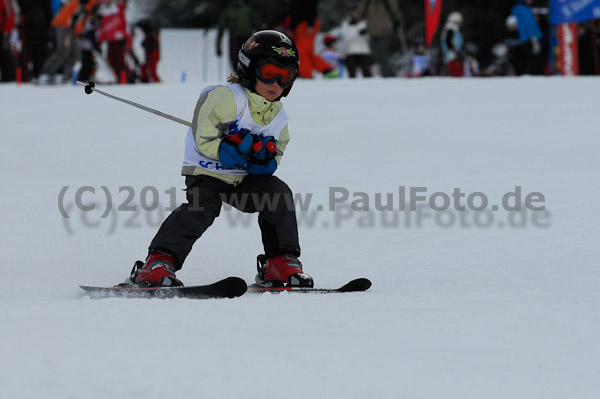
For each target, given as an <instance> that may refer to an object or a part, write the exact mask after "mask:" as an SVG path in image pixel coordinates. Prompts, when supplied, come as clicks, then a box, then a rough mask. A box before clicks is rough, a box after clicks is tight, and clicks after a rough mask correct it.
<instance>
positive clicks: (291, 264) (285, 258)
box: [256, 255, 314, 287]
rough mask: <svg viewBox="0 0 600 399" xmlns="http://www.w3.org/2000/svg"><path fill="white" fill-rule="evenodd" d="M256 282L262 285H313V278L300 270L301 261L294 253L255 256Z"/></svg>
mask: <svg viewBox="0 0 600 399" xmlns="http://www.w3.org/2000/svg"><path fill="white" fill-rule="evenodd" d="M256 266H257V269H258V274H257V275H256V283H257V284H259V285H261V286H263V287H284V286H285V287H313V286H314V283H313V279H312V277H311V276H309V275H308V274H305V273H304V272H303V271H302V263H300V260H298V258H297V257H296V256H294V255H279V256H275V257H273V258H269V259H266V257H265V255H258V257H257V258H256Z"/></svg>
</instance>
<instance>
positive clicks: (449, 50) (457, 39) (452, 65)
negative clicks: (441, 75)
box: [440, 11, 464, 77]
mask: <svg viewBox="0 0 600 399" xmlns="http://www.w3.org/2000/svg"><path fill="white" fill-rule="evenodd" d="M462 23H463V16H462V14H461V13H460V12H458V11H454V12H451V13H450V14H449V15H448V19H447V20H446V25H445V26H444V29H442V34H441V35H440V41H441V47H442V57H443V61H444V65H445V66H446V69H447V72H448V75H450V76H453V77H462V76H464V66H463V56H464V54H463V51H464V50H463V46H464V44H463V37H462V34H461V33H460V27H461V25H462Z"/></svg>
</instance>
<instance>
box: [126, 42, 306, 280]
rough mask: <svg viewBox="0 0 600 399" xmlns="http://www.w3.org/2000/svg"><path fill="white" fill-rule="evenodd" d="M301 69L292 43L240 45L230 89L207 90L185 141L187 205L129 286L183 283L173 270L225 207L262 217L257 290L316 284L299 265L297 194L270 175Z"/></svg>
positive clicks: (284, 142)
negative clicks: (288, 99) (289, 98)
mask: <svg viewBox="0 0 600 399" xmlns="http://www.w3.org/2000/svg"><path fill="white" fill-rule="evenodd" d="M298 64H299V57H298V50H297V48H296V45H295V44H294V42H293V41H292V40H291V39H290V38H289V37H287V36H286V35H284V34H283V33H281V32H278V31H273V30H267V31H260V32H257V33H255V34H253V35H252V36H251V37H250V38H249V39H248V40H247V41H246V43H244V45H243V46H242V48H241V50H240V51H239V54H238V64H237V70H236V71H235V72H234V73H232V75H230V76H229V78H228V79H227V81H228V84H227V85H225V86H210V87H207V88H205V89H204V90H202V92H201V93H200V99H199V100H198V102H197V104H196V108H195V110H194V117H193V122H192V127H191V128H190V129H189V131H188V135H187V138H186V142H185V157H184V161H183V169H182V175H184V176H186V178H185V183H186V186H187V191H186V198H187V203H185V204H182V205H181V206H180V207H179V208H177V209H176V210H174V211H173V212H172V213H171V214H170V215H169V216H168V217H167V219H166V220H165V221H164V222H163V224H162V226H161V227H160V229H159V231H158V233H157V234H156V236H155V237H154V239H153V240H152V243H151V244H150V247H149V254H148V257H147V258H146V262H145V263H144V262H141V261H138V262H136V264H135V265H134V268H133V270H132V272H131V276H130V281H129V282H130V283H131V284H135V285H138V286H179V285H182V283H181V281H179V280H178V279H177V278H176V276H175V272H176V271H177V270H179V269H181V267H182V266H183V263H184V261H185V259H186V257H187V256H188V254H189V253H190V251H191V250H192V246H193V244H194V243H195V242H196V240H197V239H198V238H200V236H201V235H202V234H203V233H204V231H206V229H207V228H208V227H209V226H210V225H211V224H212V223H213V221H214V219H215V218H216V217H217V216H219V213H220V210H221V204H222V202H226V203H228V204H230V205H231V206H234V207H235V208H237V209H239V210H240V211H242V212H250V213H254V212H258V214H259V215H258V223H259V227H260V230H261V234H262V241H263V246H264V251H265V253H264V255H259V256H258V262H257V263H258V275H257V276H256V281H257V283H258V284H261V285H263V286H283V285H287V286H300V287H312V286H313V280H312V277H310V276H309V275H307V274H305V273H304V272H303V270H302V264H301V263H300V261H299V260H298V257H299V256H300V245H299V243H298V228H297V223H296V213H295V209H294V207H293V200H292V193H291V191H290V189H289V187H288V186H287V185H286V184H285V183H284V182H283V181H281V180H280V179H279V178H277V177H275V176H273V173H274V172H275V170H276V169H277V166H278V163H279V162H280V160H281V157H282V155H283V152H284V150H285V147H286V146H287V144H288V142H289V133H288V126H287V121H288V117H287V114H286V112H285V111H284V109H283V106H282V104H281V102H280V99H281V97H285V96H287V95H288V94H289V92H290V90H291V89H292V85H293V83H294V80H295V78H296V76H297V75H298ZM261 204H266V206H263V207H261Z"/></svg>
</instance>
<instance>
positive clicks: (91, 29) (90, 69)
mask: <svg viewBox="0 0 600 399" xmlns="http://www.w3.org/2000/svg"><path fill="white" fill-rule="evenodd" d="M99 8H100V5H99V4H96V5H94V7H93V8H92V10H91V13H90V17H89V18H88V19H87V21H86V22H85V24H84V27H83V30H82V31H81V35H80V36H79V48H80V50H81V68H80V69H79V73H78V75H77V80H80V81H82V82H87V81H89V80H90V79H91V78H92V76H93V74H94V71H95V69H96V61H95V59H94V53H99V52H101V49H100V43H98V28H99V27H100V24H101V23H102V16H101V15H100V13H99V12H98V10H99Z"/></svg>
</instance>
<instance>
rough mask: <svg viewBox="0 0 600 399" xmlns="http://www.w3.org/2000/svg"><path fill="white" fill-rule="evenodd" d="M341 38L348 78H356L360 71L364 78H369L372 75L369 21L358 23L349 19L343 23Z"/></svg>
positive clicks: (351, 18)
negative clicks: (368, 32)
mask: <svg viewBox="0 0 600 399" xmlns="http://www.w3.org/2000/svg"><path fill="white" fill-rule="evenodd" d="M341 36H342V40H343V42H344V55H345V58H346V68H348V76H349V77H351V78H355V77H356V71H357V70H358V69H360V71H361V73H362V76H363V77H365V78H369V77H371V76H373V74H372V73H371V47H370V45H369V37H368V35H367V21H364V20H363V21H356V20H355V19H354V18H353V17H349V18H347V19H346V20H344V22H343V23H342V28H341Z"/></svg>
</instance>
